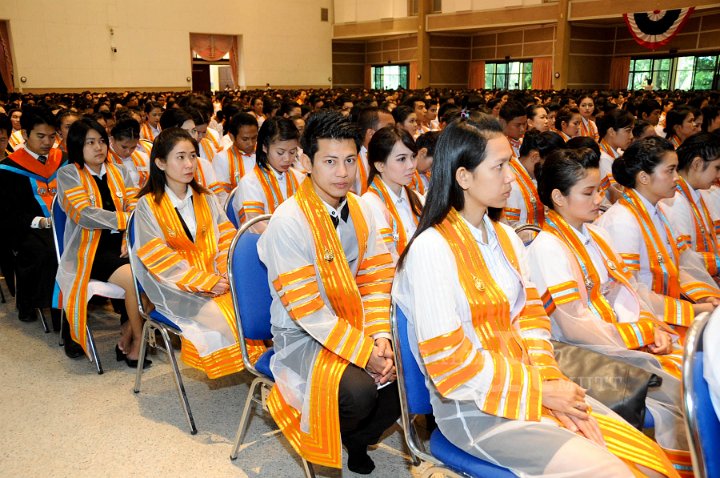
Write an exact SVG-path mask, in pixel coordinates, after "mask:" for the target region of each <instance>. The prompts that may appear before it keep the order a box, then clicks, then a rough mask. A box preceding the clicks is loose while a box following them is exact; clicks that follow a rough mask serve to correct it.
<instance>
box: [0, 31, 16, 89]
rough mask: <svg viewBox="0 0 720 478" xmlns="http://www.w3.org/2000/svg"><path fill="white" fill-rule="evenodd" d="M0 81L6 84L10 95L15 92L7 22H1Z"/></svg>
mask: <svg viewBox="0 0 720 478" xmlns="http://www.w3.org/2000/svg"><path fill="white" fill-rule="evenodd" d="M0 80H2V82H3V83H5V87H6V88H7V91H8V93H12V92H13V91H15V86H14V84H13V83H14V82H13V62H12V53H11V51H10V35H9V34H8V29H7V22H6V21H0Z"/></svg>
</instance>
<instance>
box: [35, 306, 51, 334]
mask: <svg viewBox="0 0 720 478" xmlns="http://www.w3.org/2000/svg"><path fill="white" fill-rule="evenodd" d="M35 313H36V314H37V316H38V317H40V322H41V323H42V326H43V330H44V331H45V333H46V334H49V333H50V328H49V327H48V324H47V320H45V314H44V313H43V311H42V309H35Z"/></svg>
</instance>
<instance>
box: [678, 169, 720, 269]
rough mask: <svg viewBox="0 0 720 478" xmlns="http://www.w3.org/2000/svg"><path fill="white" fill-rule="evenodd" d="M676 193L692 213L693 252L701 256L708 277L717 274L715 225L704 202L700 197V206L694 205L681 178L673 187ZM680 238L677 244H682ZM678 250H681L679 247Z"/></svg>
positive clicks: (685, 183)
mask: <svg viewBox="0 0 720 478" xmlns="http://www.w3.org/2000/svg"><path fill="white" fill-rule="evenodd" d="M675 187H676V189H677V190H678V192H679V193H680V194H681V195H682V196H683V197H685V199H686V200H687V202H688V204H690V209H691V210H692V213H693V224H695V250H696V251H697V252H699V253H701V254H702V256H703V260H704V262H705V266H706V268H707V269H708V272H709V273H710V275H712V276H714V275H717V273H718V253H719V251H718V243H717V236H716V235H715V223H714V222H713V220H712V217H711V216H710V211H709V210H708V208H707V206H706V205H705V200H704V199H703V197H702V195H701V196H700V205H699V207H698V204H697V203H695V200H694V199H693V196H692V193H691V192H690V186H689V185H688V183H687V181H685V179H684V178H683V177H682V176H681V177H680V180H679V181H678V182H677V185H676V186H675ZM681 239H682V238H678V240H677V242H678V244H679V245H680V244H682V240H681ZM680 250H683V248H682V247H680Z"/></svg>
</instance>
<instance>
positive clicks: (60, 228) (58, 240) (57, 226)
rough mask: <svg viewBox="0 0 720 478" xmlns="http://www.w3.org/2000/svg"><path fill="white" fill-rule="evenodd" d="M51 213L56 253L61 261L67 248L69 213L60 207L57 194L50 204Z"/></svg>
mask: <svg viewBox="0 0 720 478" xmlns="http://www.w3.org/2000/svg"><path fill="white" fill-rule="evenodd" d="M50 214H52V229H53V239H54V241H55V254H56V255H57V260H58V262H60V257H62V253H63V251H64V250H65V222H66V221H67V214H65V211H63V209H62V208H61V207H60V201H58V197H57V195H55V197H54V198H53V201H52V206H50Z"/></svg>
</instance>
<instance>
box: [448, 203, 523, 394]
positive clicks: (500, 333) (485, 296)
mask: <svg viewBox="0 0 720 478" xmlns="http://www.w3.org/2000/svg"><path fill="white" fill-rule="evenodd" d="M493 227H494V229H495V233H496V234H497V237H498V240H499V242H500V246H501V247H502V250H503V252H504V253H505V256H506V257H507V259H508V261H509V262H510V264H511V265H512V267H513V268H514V269H515V270H516V271H518V274H520V266H519V263H518V260H517V257H516V256H515V250H514V249H513V245H512V242H511V241H510V238H509V237H508V235H507V234H506V233H505V231H504V230H503V229H502V227H501V226H500V225H499V224H498V223H496V222H495V221H493ZM435 229H436V230H437V231H438V232H439V233H440V235H442V236H443V238H445V240H446V241H447V243H448V246H449V247H450V250H451V251H452V253H453V256H454V257H455V263H456V264H457V269H458V277H459V279H460V285H461V286H462V289H463V291H464V292H465V296H466V297H467V300H468V304H469V305H470V315H471V317H472V323H473V327H474V329H475V333H477V336H478V337H479V338H480V341H481V342H482V344H483V348H484V349H486V350H489V351H492V352H497V353H499V354H501V355H503V356H506V357H510V358H514V359H517V360H519V361H522V362H523V363H526V364H529V363H530V361H529V359H528V355H527V351H526V350H525V347H524V345H523V341H522V338H521V337H520V335H519V333H518V331H517V330H516V328H515V327H514V326H513V325H512V323H511V317H510V303H509V302H508V299H507V296H506V295H505V292H504V291H503V290H502V289H501V288H500V286H499V285H498V284H497V283H496V282H495V279H494V278H493V276H492V274H491V273H490V269H489V268H488V266H487V264H486V263H485V260H484V259H483V256H482V253H481V252H480V247H479V246H478V245H477V242H476V241H475V237H473V235H472V233H471V232H470V229H469V228H468V226H467V224H466V223H465V220H464V219H463V218H462V216H460V213H458V212H457V211H456V210H455V209H454V208H451V209H450V212H449V213H448V215H447V216H446V217H445V220H443V222H442V223H440V224H438V225H437V226H435ZM503 379H504V378H503ZM492 393H496V391H495V390H493V392H492ZM497 393H498V394H502V388H501V389H500V390H497Z"/></svg>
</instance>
